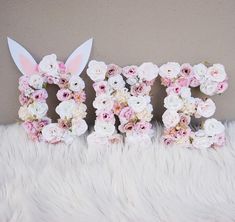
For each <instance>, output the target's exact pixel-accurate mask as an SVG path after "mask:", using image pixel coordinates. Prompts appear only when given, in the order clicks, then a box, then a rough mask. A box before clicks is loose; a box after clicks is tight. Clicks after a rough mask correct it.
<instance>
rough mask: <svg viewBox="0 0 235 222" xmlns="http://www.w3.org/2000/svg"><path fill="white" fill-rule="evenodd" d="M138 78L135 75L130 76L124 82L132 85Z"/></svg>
mask: <svg viewBox="0 0 235 222" xmlns="http://www.w3.org/2000/svg"><path fill="white" fill-rule="evenodd" d="M137 81H138V79H137V78H136V77H131V78H128V79H127V80H126V82H127V83H128V84H129V85H130V86H133V85H135V84H136V83H137Z"/></svg>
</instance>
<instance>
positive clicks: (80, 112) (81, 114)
mask: <svg viewBox="0 0 235 222" xmlns="http://www.w3.org/2000/svg"><path fill="white" fill-rule="evenodd" d="M86 110H87V106H86V105H85V104H84V103H81V104H79V105H77V104H76V108H75V109H74V110H73V117H74V118H78V119H83V118H85V117H86V114H87V112H86Z"/></svg>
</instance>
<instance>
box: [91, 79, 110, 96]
mask: <svg viewBox="0 0 235 222" xmlns="http://www.w3.org/2000/svg"><path fill="white" fill-rule="evenodd" d="M93 88H94V90H95V92H96V95H100V94H106V93H107V92H108V91H109V88H108V83H107V82H106V81H99V82H95V83H94V84H93Z"/></svg>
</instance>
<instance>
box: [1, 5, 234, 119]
mask: <svg viewBox="0 0 235 222" xmlns="http://www.w3.org/2000/svg"><path fill="white" fill-rule="evenodd" d="M0 3H1V4H0V58H1V59H0V75H1V77H0V80H1V82H0V95H1V97H0V123H4V124H5V123H12V122H14V121H15V120H16V119H17V111H18V108H19V103H18V90H17V87H18V78H19V77H20V72H19V71H18V69H17V68H16V66H15V64H14V63H13V61H12V59H11V57H10V55H9V52H8V48H7V42H6V37H7V36H10V37H11V38H13V39H15V40H17V41H18V42H19V43H21V44H22V45H23V46H25V47H26V48H27V49H28V50H29V51H30V52H31V54H32V55H33V56H34V57H35V58H36V60H37V61H39V60H40V58H41V57H42V56H44V55H46V54H49V53H52V52H54V53H56V54H57V56H58V57H59V59H61V60H64V59H66V57H67V56H68V55H69V54H70V53H71V52H72V51H73V50H74V49H75V48H76V47H77V46H78V45H79V44H81V43H82V42H83V41H85V40H86V39H88V38H89V37H92V36H93V37H94V45H93V50H92V55H91V59H97V60H103V61H105V62H107V63H110V62H114V63H117V64H119V65H121V66H124V65H127V64H140V63H142V62H144V61H152V62H154V63H156V64H158V65H160V64H162V63H165V62H167V61H178V62H180V63H183V62H190V63H192V64H195V63H198V62H201V61H208V62H211V63H218V62H220V63H222V64H224V65H225V67H226V70H227V73H228V74H229V78H230V87H229V90H228V91H227V92H226V93H225V94H224V95H223V96H217V97H216V96H215V97H214V100H215V101H216V104H217V112H216V117H217V118H219V119H221V120H225V119H228V120H230V119H235V101H234V98H235V94H234V92H235V75H234V74H235V61H234V60H235V44H234V43H235V0H194V1H193V0H172V1H170V0H149V1H148V0H145V1H139V0H135V1H134V0H133V1H128V0H116V1H111V0H100V1H95V0H94V1H87V0H83V1H82V0H77V1H76V0H67V1H65V0H64V1H62V0H61V1H53V0H37V1H36V0H0ZM83 77H84V78H85V81H86V82H87V88H86V91H87V93H88V101H87V104H88V105H89V111H88V112H89V115H88V119H89V122H92V121H93V120H94V110H93V108H92V106H91V104H92V100H93V98H94V93H93V90H92V88H91V81H90V80H89V79H88V78H87V77H86V74H85V72H84V73H83ZM48 90H49V93H50V94H51V95H50V99H49V103H50V104H54V106H55V104H56V103H57V101H56V97H55V90H56V87H49V89H48ZM164 91H165V89H164V88H163V87H161V86H160V84H159V79H158V81H157V83H156V84H155V86H154V89H153V103H154V107H155V109H154V112H155V118H156V119H158V120H159V119H160V118H161V114H162V112H163V102H162V100H163V96H164V95H165V94H164ZM51 110H52V111H51V112H50V115H54V114H53V113H54V112H53V109H51Z"/></svg>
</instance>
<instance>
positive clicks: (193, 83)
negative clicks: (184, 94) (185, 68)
mask: <svg viewBox="0 0 235 222" xmlns="http://www.w3.org/2000/svg"><path fill="white" fill-rule="evenodd" d="M189 85H190V86H191V87H198V86H200V82H199V80H198V79H197V78H195V77H192V79H191V80H190V84H189Z"/></svg>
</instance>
